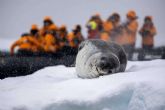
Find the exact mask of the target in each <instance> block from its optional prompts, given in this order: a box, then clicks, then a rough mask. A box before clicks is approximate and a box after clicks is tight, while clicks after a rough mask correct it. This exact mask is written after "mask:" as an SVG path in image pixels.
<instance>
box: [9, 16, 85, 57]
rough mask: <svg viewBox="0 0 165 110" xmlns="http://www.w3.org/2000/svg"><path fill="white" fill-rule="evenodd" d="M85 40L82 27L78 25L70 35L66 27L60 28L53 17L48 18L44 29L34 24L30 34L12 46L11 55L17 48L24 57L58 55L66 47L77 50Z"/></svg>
mask: <svg viewBox="0 0 165 110" xmlns="http://www.w3.org/2000/svg"><path fill="white" fill-rule="evenodd" d="M83 40H84V37H83V36H82V33H81V26H80V25H76V26H75V28H74V29H73V30H72V32H70V33H69V32H68V31H67V27H66V26H65V25H62V26H60V27H58V26H57V25H56V24H55V23H54V22H53V20H52V19H51V17H49V16H46V17H45V18H44V20H43V27H42V28H41V29H39V28H38V26H37V25H36V24H33V25H32V26H31V29H30V32H28V33H24V34H22V35H21V37H20V38H19V39H18V40H17V41H16V42H14V43H13V44H12V46H11V49H10V53H11V55H13V54H14V50H15V48H16V47H18V48H19V49H18V53H19V54H23V55H33V54H36V53H37V54H38V53H57V52H59V51H63V50H65V49H66V47H70V48H69V49H74V50H77V48H78V45H79V44H80V42H81V41H83Z"/></svg>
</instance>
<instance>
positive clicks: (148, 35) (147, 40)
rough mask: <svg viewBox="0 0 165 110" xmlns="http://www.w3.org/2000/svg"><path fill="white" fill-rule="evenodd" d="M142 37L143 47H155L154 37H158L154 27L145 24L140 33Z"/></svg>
mask: <svg viewBox="0 0 165 110" xmlns="http://www.w3.org/2000/svg"><path fill="white" fill-rule="evenodd" d="M139 33H140V35H141V36H142V45H149V46H150V45H154V36H155V35H156V28H155V26H154V25H153V24H152V25H147V24H144V25H143V26H142V28H141V29H140V31H139Z"/></svg>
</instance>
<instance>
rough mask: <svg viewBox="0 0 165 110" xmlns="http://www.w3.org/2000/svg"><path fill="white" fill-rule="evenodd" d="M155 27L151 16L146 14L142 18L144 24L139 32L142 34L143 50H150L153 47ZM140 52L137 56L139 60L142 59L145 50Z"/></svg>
mask: <svg viewBox="0 0 165 110" xmlns="http://www.w3.org/2000/svg"><path fill="white" fill-rule="evenodd" d="M156 33H157V32H156V28H155V26H154V23H153V21H152V17H151V16H146V17H145V18H144V24H143V26H142V27H141V29H140V31H139V34H140V35H141V36H142V48H143V50H144V51H151V49H153V47H154V36H155V35H156ZM144 51H143V52H142V53H141V55H140V56H139V59H140V60H143V59H144V57H145V52H144Z"/></svg>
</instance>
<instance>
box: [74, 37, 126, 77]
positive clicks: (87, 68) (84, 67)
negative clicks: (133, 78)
mask: <svg viewBox="0 0 165 110" xmlns="http://www.w3.org/2000/svg"><path fill="white" fill-rule="evenodd" d="M126 65H127V56H126V53H125V51H124V49H123V48H122V47H121V46H120V45H118V44H116V43H114V42H105V41H103V40H99V39H91V40H85V41H83V42H82V43H81V44H80V45H79V50H78V54H77V56H76V73H77V76H78V77H80V78H96V77H99V76H102V75H107V74H113V73H117V72H124V71H125V69H126Z"/></svg>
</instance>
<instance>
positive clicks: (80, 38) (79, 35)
mask: <svg viewBox="0 0 165 110" xmlns="http://www.w3.org/2000/svg"><path fill="white" fill-rule="evenodd" d="M73 33H74V35H75V36H76V37H77V38H78V42H79V43H81V42H82V41H83V40H84V37H83V35H82V33H81V26H80V25H79V24H78V25H76V26H75V28H74V29H73Z"/></svg>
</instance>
